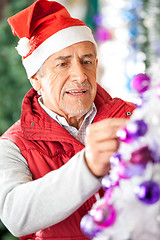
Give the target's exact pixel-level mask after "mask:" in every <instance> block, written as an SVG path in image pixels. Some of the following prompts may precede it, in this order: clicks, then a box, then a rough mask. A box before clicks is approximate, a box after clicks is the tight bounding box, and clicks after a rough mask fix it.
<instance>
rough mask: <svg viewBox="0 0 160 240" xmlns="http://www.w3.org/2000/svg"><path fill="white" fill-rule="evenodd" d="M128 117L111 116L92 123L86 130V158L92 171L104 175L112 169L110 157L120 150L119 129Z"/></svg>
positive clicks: (100, 175) (99, 175)
mask: <svg viewBox="0 0 160 240" xmlns="http://www.w3.org/2000/svg"><path fill="white" fill-rule="evenodd" d="M127 121H128V120H127V119H122V118H109V119H104V120H102V121H100V122H96V123H93V124H91V125H90V126H89V127H88V128H87V131H86V139H85V146H86V151H85V159H86V163H87V166H88V168H89V169H90V171H91V172H92V173H93V174H94V175H95V176H97V177H102V176H104V175H105V174H107V173H108V172H109V170H110V157H111V156H112V155H113V153H114V152H116V151H117V150H118V146H119V140H118V139H117V135H116V133H117V130H118V129H119V128H120V127H123V126H124V125H126V123H127Z"/></svg>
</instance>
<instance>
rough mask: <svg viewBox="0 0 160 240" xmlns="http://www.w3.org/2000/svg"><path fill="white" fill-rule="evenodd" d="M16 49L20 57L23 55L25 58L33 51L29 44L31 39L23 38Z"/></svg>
mask: <svg viewBox="0 0 160 240" xmlns="http://www.w3.org/2000/svg"><path fill="white" fill-rule="evenodd" d="M16 49H17V52H18V53H19V55H21V56H22V57H25V56H26V55H27V54H28V53H29V51H30V49H31V46H30V44H29V39H28V38H26V37H23V38H21V39H20V40H19V42H18V45H17V47H16Z"/></svg>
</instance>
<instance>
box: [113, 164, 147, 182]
mask: <svg viewBox="0 0 160 240" xmlns="http://www.w3.org/2000/svg"><path fill="white" fill-rule="evenodd" d="M143 171H144V167H143V165H140V164H137V165H135V164H132V163H129V162H121V163H120V164H119V166H118V169H117V174H118V176H119V177H120V178H122V179H129V178H131V177H133V176H134V175H142V173H143Z"/></svg>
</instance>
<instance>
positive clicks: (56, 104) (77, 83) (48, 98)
mask: <svg viewBox="0 0 160 240" xmlns="http://www.w3.org/2000/svg"><path fill="white" fill-rule="evenodd" d="M96 69H97V59H96V54H95V50H94V46H93V44H92V43H91V42H80V43H76V44H73V45H71V46H69V47H67V48H65V49H63V50H61V51H59V52H57V53H55V54H53V55H51V56H50V57H49V58H48V59H47V60H46V61H45V63H44V64H43V67H42V73H41V74H39V73H37V74H36V79H37V80H34V79H33V81H37V83H38V88H39V89H36V88H35V89H36V90H41V94H42V98H43V104H44V105H45V106H46V107H48V108H49V109H50V110H52V111H54V112H56V113H58V114H59V115H61V116H64V117H65V118H70V117H82V116H84V115H85V114H86V113H87V112H88V111H89V109H90V108H91V106H92V104H93V102H94V99H95V95H96V90H97V85H96Z"/></svg>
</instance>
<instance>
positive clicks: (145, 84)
mask: <svg viewBox="0 0 160 240" xmlns="http://www.w3.org/2000/svg"><path fill="white" fill-rule="evenodd" d="M150 84H151V79H150V77H149V76H147V75H146V74H143V73H140V74H137V75H136V76H135V77H134V78H133V79H132V81H131V87H132V89H134V90H135V91H136V92H138V93H139V94H143V93H144V92H146V91H147V90H148V89H149V87H150Z"/></svg>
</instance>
